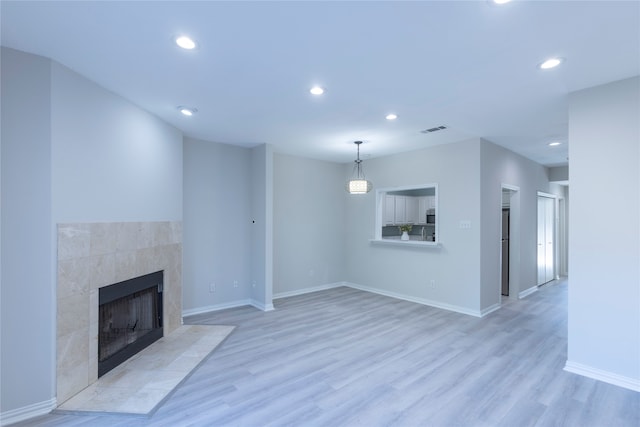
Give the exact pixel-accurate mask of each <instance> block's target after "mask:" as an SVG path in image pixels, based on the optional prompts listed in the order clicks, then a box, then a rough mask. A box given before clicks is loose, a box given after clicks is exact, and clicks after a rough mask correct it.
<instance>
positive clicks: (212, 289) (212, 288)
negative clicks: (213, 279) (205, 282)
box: [209, 283, 216, 293]
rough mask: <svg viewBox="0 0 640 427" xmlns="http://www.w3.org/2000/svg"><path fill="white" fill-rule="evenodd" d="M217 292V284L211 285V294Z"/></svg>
mask: <svg viewBox="0 0 640 427" xmlns="http://www.w3.org/2000/svg"><path fill="white" fill-rule="evenodd" d="M215 291H216V284H215V283H209V292H211V293H214V292H215Z"/></svg>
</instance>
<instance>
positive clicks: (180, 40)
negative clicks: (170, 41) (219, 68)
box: [176, 36, 197, 50]
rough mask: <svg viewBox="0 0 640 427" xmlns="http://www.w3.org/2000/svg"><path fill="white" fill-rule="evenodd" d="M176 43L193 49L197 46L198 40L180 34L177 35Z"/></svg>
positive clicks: (184, 47)
mask: <svg viewBox="0 0 640 427" xmlns="http://www.w3.org/2000/svg"><path fill="white" fill-rule="evenodd" d="M176 44H177V45H178V46H180V47H181V48H183V49H187V50H192V49H195V48H196V46H197V45H196V42H195V41H193V39H191V38H190V37H187V36H179V37H176Z"/></svg>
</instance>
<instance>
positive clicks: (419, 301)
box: [344, 282, 482, 317]
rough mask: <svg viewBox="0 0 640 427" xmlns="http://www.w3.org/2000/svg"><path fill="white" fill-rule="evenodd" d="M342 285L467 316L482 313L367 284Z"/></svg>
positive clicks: (348, 283) (480, 314)
mask: <svg viewBox="0 0 640 427" xmlns="http://www.w3.org/2000/svg"><path fill="white" fill-rule="evenodd" d="M344 286H347V287H349V288H353V289H358V290H361V291H365V292H371V293H374V294H378V295H384V296H386V297H391V298H396V299H401V300H404V301H409V302H415V303H417V304H422V305H428V306H430V307H435V308H441V309H443V310H449V311H455V312H456V313H461V314H467V315H469V316H475V317H482V313H481V312H480V311H479V310H470V309H468V308H466V307H460V306H457V305H452V304H446V303H442V302H438V301H433V300H429V299H426V298H418V297H414V296H410V295H404V294H399V293H396V292H389V291H384V290H381V289H376V288H370V287H368V286H363V285H358V284H356V283H351V282H344Z"/></svg>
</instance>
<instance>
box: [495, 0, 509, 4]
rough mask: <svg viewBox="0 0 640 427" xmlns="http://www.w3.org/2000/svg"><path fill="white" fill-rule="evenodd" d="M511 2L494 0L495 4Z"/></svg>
mask: <svg viewBox="0 0 640 427" xmlns="http://www.w3.org/2000/svg"><path fill="white" fill-rule="evenodd" d="M510 1H511V0H493V2H494V3H495V4H505V3H509V2H510Z"/></svg>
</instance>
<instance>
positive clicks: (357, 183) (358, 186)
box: [346, 141, 373, 194]
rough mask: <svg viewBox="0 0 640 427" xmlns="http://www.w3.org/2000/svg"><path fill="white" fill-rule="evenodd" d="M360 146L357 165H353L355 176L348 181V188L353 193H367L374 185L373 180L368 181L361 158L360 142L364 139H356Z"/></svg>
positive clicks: (357, 145) (357, 144) (355, 142)
mask: <svg viewBox="0 0 640 427" xmlns="http://www.w3.org/2000/svg"><path fill="white" fill-rule="evenodd" d="M354 144H356V147H358V157H357V158H356V160H355V163H356V165H355V166H354V167H353V172H354V177H353V178H351V180H349V182H347V186H346V190H347V191H348V192H349V193H351V194H366V193H368V192H369V191H371V188H372V187H373V185H372V184H371V181H367V180H366V179H365V177H364V173H363V172H362V160H360V144H362V141H354Z"/></svg>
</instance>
